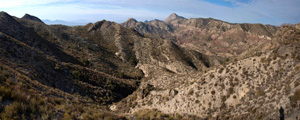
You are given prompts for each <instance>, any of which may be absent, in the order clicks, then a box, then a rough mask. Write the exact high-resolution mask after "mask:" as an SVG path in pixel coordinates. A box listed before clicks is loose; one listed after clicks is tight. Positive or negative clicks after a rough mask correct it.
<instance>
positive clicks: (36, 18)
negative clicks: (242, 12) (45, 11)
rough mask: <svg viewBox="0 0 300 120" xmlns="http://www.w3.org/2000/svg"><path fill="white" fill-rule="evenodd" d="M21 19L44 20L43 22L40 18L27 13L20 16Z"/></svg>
mask: <svg viewBox="0 0 300 120" xmlns="http://www.w3.org/2000/svg"><path fill="white" fill-rule="evenodd" d="M22 19H24V20H32V21H36V22H41V23H44V22H43V21H42V20H41V19H39V18H38V17H35V16H32V15H29V14H27V13H26V14H25V15H24V16H23V17H22Z"/></svg>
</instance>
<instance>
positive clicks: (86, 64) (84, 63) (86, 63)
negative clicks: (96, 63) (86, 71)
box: [82, 59, 91, 66]
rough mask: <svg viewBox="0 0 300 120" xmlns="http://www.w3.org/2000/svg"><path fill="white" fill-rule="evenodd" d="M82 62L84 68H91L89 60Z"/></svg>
mask: <svg viewBox="0 0 300 120" xmlns="http://www.w3.org/2000/svg"><path fill="white" fill-rule="evenodd" d="M82 62H83V65H84V66H91V62H90V61H89V60H87V59H84V60H83V61H82Z"/></svg>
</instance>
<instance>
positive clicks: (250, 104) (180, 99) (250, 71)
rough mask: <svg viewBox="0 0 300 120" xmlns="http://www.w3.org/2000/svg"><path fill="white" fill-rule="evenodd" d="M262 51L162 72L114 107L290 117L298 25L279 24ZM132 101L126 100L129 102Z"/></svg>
mask: <svg viewBox="0 0 300 120" xmlns="http://www.w3.org/2000/svg"><path fill="white" fill-rule="evenodd" d="M274 38H275V39H273V40H272V42H270V43H268V44H267V45H265V46H264V47H265V48H266V49H267V50H266V52H262V53H259V54H255V55H252V56H250V57H248V58H243V59H240V60H236V61H233V62H229V63H227V64H224V65H222V66H215V67H212V68H209V69H206V70H205V71H203V72H193V73H190V74H188V75H184V76H182V75H177V74H173V73H170V72H160V73H159V74H157V75H156V76H153V77H151V78H148V79H147V82H144V84H143V85H141V86H140V87H139V89H138V90H137V91H136V92H134V93H133V94H132V95H130V97H128V98H126V99H125V100H123V101H122V102H120V103H119V104H116V105H113V106H112V107H111V109H112V110H116V111H117V110H123V109H122V108H123V107H124V105H125V106H126V105H127V106H126V107H130V108H131V109H130V110H129V111H126V110H125V111H126V112H128V113H135V112H138V111H140V110H143V109H157V110H160V111H162V112H164V113H169V114H176V113H178V114H186V115H195V116H198V117H200V118H203V119H279V112H278V111H279V109H280V107H283V109H284V114H285V115H286V118H288V119H291V120H293V119H295V118H296V117H297V116H298V115H299V114H298V113H299V112H300V111H299V107H300V106H299V104H298V103H299V100H300V97H299V95H300V94H299V93H300V88H299V85H300V84H299V80H300V74H299V70H300V69H299V68H300V53H299V51H300V49H299V48H300V39H299V38H300V29H299V28H297V27H296V26H295V27H292V26H283V27H281V28H280V29H279V30H278V32H277V33H276V35H275V37H274ZM128 101H130V103H133V104H128V103H127V102H128Z"/></svg>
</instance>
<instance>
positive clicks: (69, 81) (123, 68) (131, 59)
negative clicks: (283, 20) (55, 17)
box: [0, 12, 300, 120]
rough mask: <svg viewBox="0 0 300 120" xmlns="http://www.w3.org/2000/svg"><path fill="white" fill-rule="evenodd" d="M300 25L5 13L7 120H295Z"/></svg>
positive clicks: (299, 95) (2, 71)
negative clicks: (49, 18)
mask: <svg viewBox="0 0 300 120" xmlns="http://www.w3.org/2000/svg"><path fill="white" fill-rule="evenodd" d="M299 25H300V24H297V25H295V26H291V25H286V26H281V27H274V26H270V25H263V24H232V23H227V22H223V21H220V20H215V19H212V18H208V19H203V18H197V19H186V18H183V17H181V16H178V15H176V14H172V15H171V16H170V17H168V18H167V19H166V20H165V21H160V20H153V21H148V22H145V23H144V22H138V21H136V20H134V19H133V18H131V19H128V21H127V22H125V23H122V24H117V23H114V22H110V21H106V20H102V21H99V22H96V23H89V24H87V25H85V26H74V27H69V26H64V25H46V24H44V23H43V22H42V21H41V20H40V19H39V18H38V17H35V16H32V15H29V14H26V15H24V17H22V18H17V17H13V16H11V15H9V14H7V13H5V12H0V41H1V42H0V51H1V52H0V85H1V86H0V119H67V120H68V119H76V120H77V119H78V120H81V119H82V120H85V119H95V120H96V119H117V120H119V119H121V120H123V119H124V120H126V119H137V120H139V119H142V120H144V119H163V120H165V119H178V120H182V119H187V120H190V119H195V120H199V119H278V118H279V114H278V111H279V109H280V107H282V108H283V109H284V114H285V117H286V118H287V119H295V118H296V116H298V115H299V114H298V113H299V112H300V111H299V107H300V106H299V101H300V87H299V86H300V83H299V80H300V75H299V70H300V53H299V51H300V49H299V48H300V27H299Z"/></svg>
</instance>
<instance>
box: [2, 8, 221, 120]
mask: <svg viewBox="0 0 300 120" xmlns="http://www.w3.org/2000/svg"><path fill="white" fill-rule="evenodd" d="M0 26H1V27H0V40H1V43H0V49H1V53H0V56H1V59H0V63H1V67H3V68H5V69H4V70H5V71H9V72H11V73H13V74H12V75H11V79H15V78H20V77H24V78H26V79H25V80H24V79H17V82H16V81H14V80H12V82H16V83H18V81H23V82H24V81H27V82H25V86H28V89H32V90H33V93H34V92H37V93H39V94H37V96H42V97H45V98H47V99H54V101H55V100H57V99H58V100H60V101H61V99H62V100H66V101H68V100H69V101H70V102H68V104H69V106H71V107H70V108H74V107H75V106H76V105H74V104H73V103H78V102H79V103H80V105H87V106H92V105H96V106H97V105H101V106H103V107H104V111H105V106H106V105H108V104H111V103H112V102H117V101H119V100H121V99H123V98H125V97H126V96H127V95H129V94H131V93H132V92H133V91H135V89H136V88H137V87H138V85H139V83H140V82H141V79H143V78H144V77H145V76H149V75H152V73H153V72H155V71H159V70H160V71H170V72H173V73H176V74H186V73H188V72H190V71H197V70H202V69H203V68H207V67H210V66H213V65H215V64H217V60H215V59H214V58H207V57H206V56H205V55H203V54H201V53H199V52H196V51H190V50H186V49H183V48H181V47H179V46H177V45H176V44H174V43H173V42H172V41H168V40H162V39H153V38H147V37H143V36H142V35H140V34H139V33H138V32H136V31H135V30H133V29H127V28H124V27H122V26H121V25H119V24H117V23H114V22H109V21H105V20H103V21H99V22H97V23H94V24H93V23H90V24H87V25H85V26H76V27H68V26H63V25H53V26H48V25H46V24H44V23H43V22H41V21H39V19H38V18H37V17H34V16H31V15H28V14H26V15H25V16H24V17H23V18H16V17H12V16H10V15H9V14H7V13H5V12H0ZM5 81H6V82H4V84H5V85H6V88H3V89H11V88H9V87H11V86H9V85H8V84H7V82H9V81H10V79H8V80H5ZM20 86H23V85H20ZM4 91H5V90H4ZM9 94H10V93H9ZM22 94H24V93H22ZM1 95H2V94H1ZM49 95H50V96H49ZM33 96H34V94H33ZM2 97H3V96H1V98H2ZM9 99H17V98H14V97H13V98H9V97H8V98H7V99H3V101H2V100H1V101H2V103H1V109H0V110H1V111H9V108H7V109H6V106H13V102H9ZM17 101H18V99H17ZM41 101H44V102H47V103H48V102H49V101H47V100H41ZM21 103H23V102H21ZM18 104H19V102H18ZM66 104H67V103H66ZM66 104H63V105H66ZM51 105H54V106H55V105H56V103H51V101H50V103H49V104H47V106H48V108H49V106H51ZM50 108H52V107H50ZM75 108H76V107H75ZM75 108H74V109H72V110H69V111H68V110H67V109H66V108H65V107H64V109H63V110H59V109H58V108H53V111H52V113H53V114H51V115H49V116H48V117H46V118H47V119H61V118H62V116H61V115H60V116H56V115H55V114H66V115H68V114H69V113H70V111H74V114H73V115H72V117H73V118H74V119H88V117H92V116H90V115H88V116H85V117H87V118H82V117H83V113H85V112H89V111H91V110H86V111H85V112H83V113H81V114H79V113H77V112H78V110H77V109H75ZM92 108H94V107H92ZM95 109H96V108H95ZM100 109H101V110H102V108H100ZM48 110H49V109H48ZM5 114H6V113H5ZM7 114H8V113H7ZM24 114H25V113H24ZM28 114H29V113H28ZM28 114H27V113H26V114H25V118H27V119H32V117H30V116H28ZM30 114H31V113H30ZM49 114H50V113H49ZM8 116H12V117H13V115H11V114H10V115H8ZM112 116H113V114H112ZM40 117H42V116H39V118H40ZM1 118H6V117H1ZM21 118H22V119H25V118H24V117H21ZM21 118H20V119H21ZM43 119H44V118H43Z"/></svg>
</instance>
